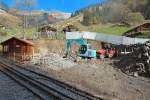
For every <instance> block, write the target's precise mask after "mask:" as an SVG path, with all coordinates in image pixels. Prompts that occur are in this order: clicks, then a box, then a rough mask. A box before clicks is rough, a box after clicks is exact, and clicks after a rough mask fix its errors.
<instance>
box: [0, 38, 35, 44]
mask: <svg viewBox="0 0 150 100" xmlns="http://www.w3.org/2000/svg"><path fill="white" fill-rule="evenodd" d="M10 40H18V41H20V42H23V43H25V44H27V45H30V46H34V44H33V43H32V42H31V41H28V40H24V39H19V38H17V37H12V38H10V39H8V40H6V41H3V42H2V43H1V44H2V45H3V44H6V43H8V42H9V41H10Z"/></svg>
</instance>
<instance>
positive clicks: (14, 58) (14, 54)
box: [13, 51, 16, 61]
mask: <svg viewBox="0 0 150 100" xmlns="http://www.w3.org/2000/svg"><path fill="white" fill-rule="evenodd" d="M13 56H14V57H13V60H14V61H15V60H16V57H15V56H16V53H15V51H14V53H13Z"/></svg>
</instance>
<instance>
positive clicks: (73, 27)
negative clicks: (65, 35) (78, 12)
mask: <svg viewBox="0 0 150 100" xmlns="http://www.w3.org/2000/svg"><path fill="white" fill-rule="evenodd" d="M62 31H63V32H74V31H79V28H78V27H76V26H74V25H68V26H66V27H65V28H63V30H62Z"/></svg>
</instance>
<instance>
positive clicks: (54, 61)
mask: <svg viewBox="0 0 150 100" xmlns="http://www.w3.org/2000/svg"><path fill="white" fill-rule="evenodd" d="M31 62H32V63H33V64H36V65H40V66H47V68H51V69H53V70H61V69H66V68H70V67H74V66H75V65H76V64H75V63H74V62H72V61H71V60H69V59H67V58H66V59H63V58H62V57H61V56H59V55H58V54H55V53H47V54H46V55H39V56H37V57H34V58H33V59H32V61H31Z"/></svg>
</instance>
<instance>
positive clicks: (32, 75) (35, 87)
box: [0, 58, 103, 100]
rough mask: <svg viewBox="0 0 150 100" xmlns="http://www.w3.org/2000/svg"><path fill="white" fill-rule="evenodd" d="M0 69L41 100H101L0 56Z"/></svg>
mask: <svg viewBox="0 0 150 100" xmlns="http://www.w3.org/2000/svg"><path fill="white" fill-rule="evenodd" d="M0 66H1V68H0V70H1V71H2V72H3V73H5V74H6V75H8V76H9V77H11V78H12V79H13V80H15V81H17V82H18V83H19V84H21V85H22V86H24V87H26V88H27V89H28V90H30V91H31V92H32V93H33V94H35V95H36V96H37V97H39V98H40V99H43V100H49V99H53V100H103V99H102V98H100V97H98V96H95V95H93V94H91V93H88V92H86V91H82V90H80V89H77V88H75V87H73V86H71V85H69V84H66V83H64V82H61V81H59V80H56V79H54V78H52V77H49V76H46V75H43V74H41V73H37V72H35V71H31V70H29V69H26V68H22V67H21V65H19V64H16V63H14V62H12V61H8V60H6V59H4V58H0Z"/></svg>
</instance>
